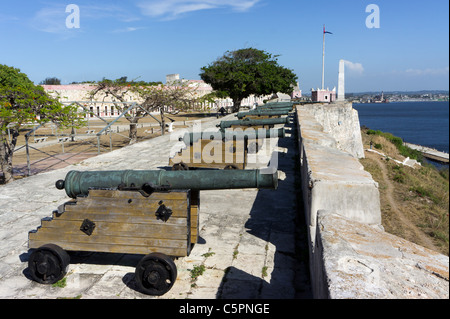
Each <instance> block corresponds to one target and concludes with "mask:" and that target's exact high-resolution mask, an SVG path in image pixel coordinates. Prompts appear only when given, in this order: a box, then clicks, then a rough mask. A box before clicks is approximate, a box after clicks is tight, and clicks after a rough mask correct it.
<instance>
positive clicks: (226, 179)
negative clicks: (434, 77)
mask: <svg viewBox="0 0 450 319" xmlns="http://www.w3.org/2000/svg"><path fill="white" fill-rule="evenodd" d="M292 108H293V105H292V103H270V104H265V105H264V106H261V107H258V108H257V109H254V110H250V111H248V112H239V113H237V114H236V117H237V118H238V120H236V121H222V122H221V123H220V124H219V125H218V128H219V131H218V132H200V133H187V134H185V135H184V136H182V137H180V140H181V141H184V144H185V146H186V147H185V148H184V149H183V150H181V151H180V152H179V154H178V156H175V157H174V158H171V159H170V160H169V162H170V163H171V164H172V170H124V171H70V172H68V173H67V175H66V176H65V179H64V180H58V181H57V182H56V188H57V189H60V190H65V192H66V194H67V196H68V197H69V198H70V200H69V201H68V202H66V203H65V204H64V205H62V206H60V208H59V209H58V210H57V211H54V212H53V216H52V218H50V219H49V218H44V219H43V220H42V221H41V226H40V227H38V228H37V229H36V230H33V231H30V232H29V235H28V247H29V249H30V257H29V261H28V273H29V275H30V277H31V279H32V280H34V281H36V282H38V283H41V284H53V283H56V282H57V281H59V280H61V279H62V278H64V276H65V275H66V274H67V272H68V268H69V264H70V253H71V252H74V251H90V252H106V253H127V254H142V255H144V257H143V258H142V259H141V260H140V261H139V263H138V264H137V266H136V270H135V282H136V287H137V290H138V291H140V292H141V293H144V294H148V295H155V296H161V295H164V294H165V293H167V292H168V291H169V290H170V289H171V288H172V286H173V284H174V283H175V281H176V278H177V267H176V265H175V263H174V258H178V257H184V256H188V255H189V254H190V252H191V249H192V247H193V245H194V244H195V243H197V241H198V238H199V209H200V191H202V190H217V189H243V188H257V189H276V188H277V187H278V172H277V171H270V170H267V169H266V170H265V169H245V163H246V156H247V154H248V152H249V149H250V148H252V147H254V148H255V149H254V151H256V152H257V151H258V148H259V145H255V143H257V142H258V141H260V140H264V139H268V138H283V137H285V129H284V128H277V129H275V128H274V126H275V125H279V124H282V125H283V124H287V123H289V122H288V121H289V117H288V116H287V115H288V114H289V112H291V111H292ZM283 116H286V117H283ZM238 149H242V150H243V151H242V152H239V151H238ZM188 151H189V152H188ZM217 152H218V153H222V154H220V156H219V157H216V158H215V160H216V161H214V154H212V153H217ZM187 153H189V154H188V155H187V156H186V155H185V154H187ZM238 153H242V154H241V155H239V156H237V154H238ZM205 154H206V155H209V156H212V157H213V161H211V162H210V161H209V160H207V159H205V158H203V157H204V155H205ZM198 167H203V168H204V167H207V168H212V169H199V170H197V169H195V168H198ZM217 168H219V169H217Z"/></svg>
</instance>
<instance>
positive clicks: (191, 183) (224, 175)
mask: <svg viewBox="0 0 450 319" xmlns="http://www.w3.org/2000/svg"><path fill="white" fill-rule="evenodd" d="M277 187H278V173H277V171H275V172H273V171H268V170H264V171H262V170H259V169H257V170H210V171H208V170H204V171H164V170H123V171H83V172H81V171H70V172H68V173H67V175H66V177H65V180H59V181H58V182H56V188H58V189H65V191H66V194H67V196H69V197H71V198H76V197H77V196H80V195H87V194H88V193H89V189H91V188H94V189H95V188H97V189H115V188H118V189H127V188H134V189H140V190H144V191H146V190H148V189H151V188H162V189H167V190H170V189H191V190H214V189H240V188H264V189H276V188H277Z"/></svg>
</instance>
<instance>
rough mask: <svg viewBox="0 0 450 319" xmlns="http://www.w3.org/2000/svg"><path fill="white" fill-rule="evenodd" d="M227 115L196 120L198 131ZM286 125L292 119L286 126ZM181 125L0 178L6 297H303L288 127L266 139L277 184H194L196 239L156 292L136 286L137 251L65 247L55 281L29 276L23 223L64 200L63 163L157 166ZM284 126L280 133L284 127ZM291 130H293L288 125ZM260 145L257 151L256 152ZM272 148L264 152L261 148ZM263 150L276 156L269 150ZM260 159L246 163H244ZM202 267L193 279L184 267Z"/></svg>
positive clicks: (1, 287)
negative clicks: (275, 138) (1, 181)
mask: <svg viewBox="0 0 450 319" xmlns="http://www.w3.org/2000/svg"><path fill="white" fill-rule="evenodd" d="M231 119H234V116H232V115H229V116H227V117H225V118H221V119H214V120H211V121H209V122H207V123H204V122H203V123H202V130H203V129H206V128H209V129H210V130H216V129H215V125H216V124H218V123H220V121H222V120H231ZM287 127H291V129H292V130H293V129H294V127H295V125H294V124H291V125H287ZM183 133H184V131H183V130H175V131H174V132H173V133H172V134H168V135H165V136H161V137H157V138H154V139H152V140H148V141H145V142H141V143H138V144H134V145H131V146H127V147H124V148H122V149H120V150H117V151H113V152H110V153H105V154H102V155H99V156H96V157H93V158H89V159H87V160H85V161H83V162H81V163H79V164H75V165H70V166H68V167H65V168H61V169H57V170H54V171H51V172H46V173H41V174H38V175H34V176H31V177H28V178H24V179H21V180H17V181H15V182H13V183H10V184H8V185H1V186H0V298H6V299H30V298H33V299H36V298H42V299H54V298H83V299H155V298H162V299H185V298H192V299H221V298H222V299H230V298H232V299H240V298H249V299H259V298H281V299H294V298H311V292H310V286H309V274H308V270H307V266H306V265H307V264H308V263H307V260H301V259H299V256H307V255H308V253H307V250H306V249H307V246H306V243H305V244H304V245H305V247H303V244H302V242H306V240H304V241H302V240H301V239H302V236H304V234H303V232H301V229H302V228H301V227H298V225H297V223H300V224H301V222H303V220H304V218H303V217H298V216H297V215H298V214H297V213H298V206H297V199H298V198H297V195H298V193H297V191H296V179H295V171H298V169H297V166H296V159H297V142H296V140H295V138H294V136H291V137H290V138H285V139H281V140H279V144H278V146H274V145H269V144H271V143H265V144H267V145H265V146H266V147H269V148H270V152H269V153H267V154H268V155H267V158H266V159H267V161H268V160H269V159H272V163H273V162H274V159H276V158H278V169H279V171H282V174H281V175H282V179H281V180H280V181H279V187H278V189H277V190H256V189H245V190H217V191H202V192H201V206H200V240H199V242H198V243H197V244H196V245H195V246H194V248H193V250H192V252H191V254H190V256H188V257H183V258H178V259H177V260H175V263H176V265H177V269H178V278H177V281H176V282H175V284H174V286H173V288H172V289H171V290H170V291H169V292H168V293H167V294H165V295H164V296H162V297H152V296H147V295H144V294H141V293H140V292H138V291H137V290H136V286H135V282H134V271H135V266H136V265H137V263H138V261H139V260H140V259H141V258H142V255H129V254H106V253H86V252H84V253H82V252H71V254H70V255H71V263H70V266H69V272H68V274H67V276H66V283H65V286H64V287H63V288H61V287H53V286H51V285H50V286H47V285H40V284H38V283H36V282H33V281H31V280H30V279H29V274H28V269H27V263H28V258H29V252H28V248H27V240H28V232H29V231H31V230H35V229H36V228H37V227H38V226H39V225H40V224H41V219H42V218H48V217H50V216H51V214H52V211H54V210H56V209H57V207H58V206H60V205H62V204H63V203H65V202H66V201H67V200H68V197H67V196H66V194H65V192H64V191H60V190H57V189H56V188H55V186H54V185H55V182H56V181H57V180H59V179H64V177H65V175H66V174H67V172H68V171H70V170H120V169H167V168H168V161H169V157H170V155H173V153H174V152H176V151H178V150H179V149H180V148H181V146H182V143H181V142H179V141H178V137H179V136H181V135H182V134H183ZM288 133H289V132H288ZM292 133H294V132H293V131H292ZM260 152H261V151H260ZM271 155H272V157H271ZM273 155H277V156H275V157H273ZM265 165H267V163H265V164H264V165H261V164H251V165H249V167H248V168H249V169H251V168H258V167H263V166H265ZM196 269H204V271H203V272H201V274H200V275H199V276H197V277H196V278H192V275H193V271H194V270H196Z"/></svg>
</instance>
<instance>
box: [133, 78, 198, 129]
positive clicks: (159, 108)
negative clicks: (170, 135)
mask: <svg viewBox="0 0 450 319" xmlns="http://www.w3.org/2000/svg"><path fill="white" fill-rule="evenodd" d="M133 90H134V92H136V93H138V94H139V96H140V97H141V98H142V99H143V100H144V102H143V103H142V105H141V106H142V108H143V109H145V110H146V111H147V112H155V111H156V112H159V114H160V116H161V132H162V135H164V132H165V131H164V129H165V122H166V120H165V115H164V113H165V109H166V108H171V109H172V112H173V111H175V110H178V111H186V110H188V109H192V108H193V106H194V105H195V103H196V102H197V99H196V98H195V97H194V95H195V94H194V89H192V88H190V87H189V86H188V85H186V84H183V83H173V84H171V85H162V84H161V85H158V86H135V87H134V88H133Z"/></svg>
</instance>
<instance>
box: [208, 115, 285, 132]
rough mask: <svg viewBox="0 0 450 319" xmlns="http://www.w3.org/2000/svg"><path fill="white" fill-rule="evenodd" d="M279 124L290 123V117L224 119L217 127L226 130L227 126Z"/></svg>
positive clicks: (269, 125)
mask: <svg viewBox="0 0 450 319" xmlns="http://www.w3.org/2000/svg"><path fill="white" fill-rule="evenodd" d="M277 124H289V117H281V118H271V119H261V120H255V119H243V120H235V121H222V122H220V124H218V125H217V127H219V128H220V130H225V129H227V128H236V127H246V126H252V127H253V128H255V129H256V128H273V127H274V126H275V125H277Z"/></svg>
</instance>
